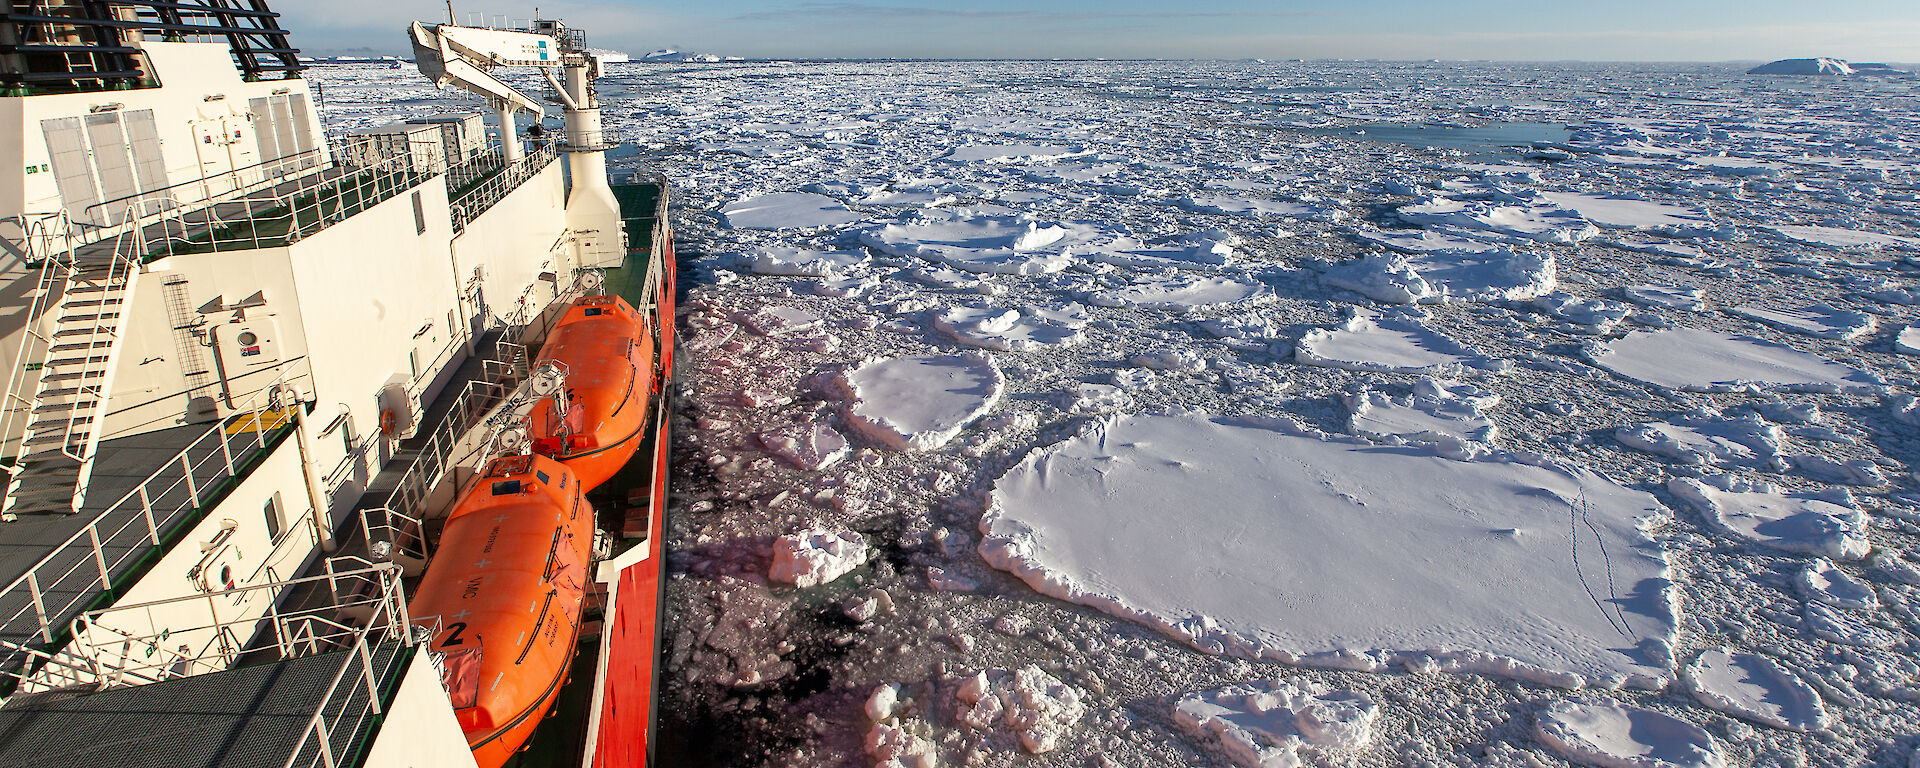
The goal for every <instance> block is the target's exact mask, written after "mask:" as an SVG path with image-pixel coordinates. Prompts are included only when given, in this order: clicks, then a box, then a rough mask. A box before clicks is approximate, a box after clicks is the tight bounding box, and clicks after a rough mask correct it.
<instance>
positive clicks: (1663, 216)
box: [1541, 192, 1733, 238]
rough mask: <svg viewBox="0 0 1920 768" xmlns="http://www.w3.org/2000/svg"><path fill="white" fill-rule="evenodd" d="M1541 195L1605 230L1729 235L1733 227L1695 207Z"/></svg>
mask: <svg viewBox="0 0 1920 768" xmlns="http://www.w3.org/2000/svg"><path fill="white" fill-rule="evenodd" d="M1541 197H1544V198H1546V199H1547V200H1548V201H1550V202H1552V203H1553V204H1554V205H1558V206H1560V207H1562V208H1565V209H1567V210H1570V211H1573V212H1575V213H1578V214H1580V215H1581V216H1582V217H1584V218H1585V219H1586V220H1587V221H1591V222H1593V223H1594V224H1597V225H1599V226H1601V227H1605V228H1607V229H1640V230H1647V231H1651V232H1656V233H1659V234H1663V235H1666V236H1668V237H1682V238H1692V237H1731V236H1732V235H1733V227H1731V226H1729V225H1723V224H1719V223H1717V222H1715V221H1714V220H1713V215H1712V214H1710V213H1707V212H1706V211H1703V210H1700V209H1698V208H1688V207H1686V206H1681V205H1673V204H1670V203H1656V202H1653V201H1650V200H1642V199H1639V198H1636V197H1629V196H1625V195H1617V194H1616V195H1601V194H1592V193H1584V192H1545V193H1542V194H1541Z"/></svg>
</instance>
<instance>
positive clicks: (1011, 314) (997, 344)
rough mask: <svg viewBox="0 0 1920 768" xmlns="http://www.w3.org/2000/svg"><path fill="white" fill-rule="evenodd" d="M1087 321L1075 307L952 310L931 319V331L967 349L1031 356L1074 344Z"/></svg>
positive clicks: (937, 314)
mask: <svg viewBox="0 0 1920 768" xmlns="http://www.w3.org/2000/svg"><path fill="white" fill-rule="evenodd" d="M1089 322H1091V319H1090V318H1088V317H1087V313H1086V309H1085V308H1084V307H1081V306H1080V305H1078V304H1069V305H1067V306H1064V307H1059V308H1046V307H1027V308H1025V309H1007V308H1005V307H952V308H949V309H945V310H942V311H940V312H939V313H936V314H935V315H934V316H933V327H935V328H938V329H940V331H941V332H942V333H945V334H947V335H948V336H952V337H953V339H954V341H957V342H960V343H961V344H965V345H967V346H969V347H980V348H983V349H993V350H999V351H1003V352H1005V351H1016V352H1031V351H1033V350H1036V349H1043V348H1046V347H1056V346H1063V345H1070V344H1078V343H1080V341H1082V340H1083V339H1085V338H1086V334H1085V333H1084V332H1082V331H1081V329H1082V328H1085V327H1086V326H1087V323H1089Z"/></svg>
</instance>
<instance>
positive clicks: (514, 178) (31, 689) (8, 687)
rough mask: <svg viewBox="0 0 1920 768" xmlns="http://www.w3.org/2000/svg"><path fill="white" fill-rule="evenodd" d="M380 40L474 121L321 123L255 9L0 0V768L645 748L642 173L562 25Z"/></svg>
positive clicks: (648, 176) (653, 396) (650, 668)
mask: <svg viewBox="0 0 1920 768" xmlns="http://www.w3.org/2000/svg"><path fill="white" fill-rule="evenodd" d="M396 32H399V30H396ZM405 34H406V35H407V36H408V38H409V41H410V43H411V44H412V47H413V53H414V57H413V59H414V64H415V66H417V67H418V68H419V70H420V72H421V74H422V75H423V76H424V77H425V78H426V79H427V80H428V81H430V82H432V83H433V84H434V85H435V86H437V87H440V88H451V89H456V90H458V91H464V92H466V93H468V94H471V95H473V96H475V97H477V98H478V99H479V100H481V101H482V102H483V103H484V104H485V107H484V108H482V109H479V110H477V111H473V112H468V113H452V114H437V115H426V116H421V117H417V118H414V119H410V120H407V121H404V122H399V123H395V124H391V125H386V126H379V127H375V128H366V129H360V130H355V131H351V132H343V131H330V130H329V129H328V128H327V126H326V125H325V124H324V122H323V121H322V120H321V117H322V115H321V111H320V101H319V93H318V89H317V88H316V87H315V86H314V85H313V84H312V83H311V82H310V81H309V80H307V79H306V78H305V77H304V76H303V72H304V70H305V68H306V66H307V65H308V64H309V63H310V60H308V59H305V58H303V57H302V56H301V55H300V50H299V49H298V48H296V47H294V43H293V40H292V37H291V36H290V33H289V31H288V30H286V29H284V28H283V25H282V22H281V17H280V15H279V14H278V13H276V12H275V11H274V10H273V9H272V8H271V7H270V4H269V2H268V1H267V0H170V1H169V2H154V1H152V0H125V1H122V0H11V1H10V2H8V3H7V4H6V6H5V8H4V12H3V13H0V114H4V115H5V117H6V120H7V121H8V122H7V124H9V125H11V126H13V130H11V131H8V132H7V133H5V134H3V135H0V152H3V153H4V156H5V157H7V158H9V160H8V162H7V163H6V164H5V166H4V167H0V285H4V286H5V291H4V294H0V307H4V311H0V363H4V370H5V371H6V372H7V373H8V380H7V383H6V391H5V394H4V398H0V482H4V483H5V491H4V500H3V501H0V583H4V584H5V587H4V589H0V765H5V766H9V767H10V768H28V767H30V766H43V765H44V766H56V765H57V766H67V765H74V764H83V765H97V766H134V765H141V766H145V765H168V766H273V767H279V768H292V767H293V766H325V767H326V768H345V767H351V766H408V767H409V768H437V767H440V766H448V767H451V768H495V767H496V766H501V765H536V764H537V765H543V766H545V765H576V764H577V765H580V766H582V767H583V768H617V767H625V766H644V765H648V764H650V763H651V762H652V749H653V744H654V743H655V741H656V739H655V734H654V732H653V728H654V720H655V718H654V716H653V715H654V706H655V701H654V696H655V691H656V685H655V682H654V674H655V666H656V663H657V661H658V652H657V648H658V638H659V629H660V621H661V614H660V605H661V600H660V596H661V592H660V590H661V566H662V561H663V552H662V549H661V541H662V538H663V526H664V516H665V510H666V502H667V485H666V476H667V468H668V466H669V450H670V445H671V440H670V435H669V432H668V430H669V419H668V414H669V404H670V401H671V398H672V395H673V381H672V372H673V339H674V322H673V317H674V313H673V302H674V290H675V285H674V272H675V270H674V252H673V241H672V229H671V226H670V224H669V222H668V219H667V216H666V212H667V209H668V197H669V192H670V187H669V184H668V182H667V180H666V179H665V178H664V177H662V176H660V175H659V174H658V173H654V172H649V171H629V172H623V173H622V175H621V178H620V180H619V181H618V182H617V183H616V182H615V181H614V180H612V179H611V178H610V177H609V173H608V168H607V153H608V150H610V149H613V148H614V147H615V146H616V145H615V143H614V142H611V141H609V140H607V137H606V136H605V133H604V131H603V129H602V124H601V116H600V101H599V97H598V95H597V94H596V91H595V87H594V80H595V78H596V77H598V75H599V71H600V67H601V64H602V63H603V61H604V60H605V58H604V57H603V56H601V55H598V54H596V53H595V52H594V51H593V50H592V49H589V48H587V47H586V35H585V33H584V31H583V30H580V29H577V28H572V27H569V26H567V25H566V24H565V23H564V22H563V21H559V20H549V19H536V20H533V21H530V22H527V25H526V26H523V27H513V28H507V27H499V28H495V27H483V26H463V25H458V24H454V23H444V24H441V23H426V22H416V23H414V24H412V25H411V26H410V27H409V28H407V29H406V30H405ZM513 72H518V73H519V74H518V75H514V74H509V73H513ZM529 75H531V76H529ZM529 82H531V83H533V84H534V85H533V86H532V87H533V88H542V87H543V88H544V90H543V91H542V92H540V93H534V94H529V93H527V92H526V91H525V89H527V88H528V87H529V86H527V83H529ZM516 83H517V84H518V85H515V84H516ZM550 108H557V109H558V111H559V112H560V116H561V118H562V119H563V122H564V130H553V131H544V130H538V128H537V127H538V126H540V125H541V122H540V121H541V118H542V117H544V116H546V115H547V114H548V112H549V109H550ZM522 121H525V122H522ZM521 125H526V126H527V127H528V130H525V131H523V130H522V129H521V128H520V126H521Z"/></svg>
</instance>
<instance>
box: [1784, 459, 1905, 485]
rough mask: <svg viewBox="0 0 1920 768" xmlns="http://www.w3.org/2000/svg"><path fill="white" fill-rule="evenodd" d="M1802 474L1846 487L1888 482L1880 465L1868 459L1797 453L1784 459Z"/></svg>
mask: <svg viewBox="0 0 1920 768" xmlns="http://www.w3.org/2000/svg"><path fill="white" fill-rule="evenodd" d="M1783 458H1784V459H1785V460H1786V462H1787V463H1788V464H1791V465H1793V468H1794V469H1796V470H1799V471H1800V473H1801V474H1804V475H1810V476H1812V477H1816V478H1819V479H1821V480H1826V481H1829V482H1835V483H1843V484H1846V485H1863V486H1869V487H1872V486H1879V485H1885V484H1886V482H1887V477H1886V475H1883V474H1881V473H1880V465H1878V464H1875V463H1873V462H1871V461H1868V460H1866V459H1835V458H1832V457H1829V456H1821V455H1819V454H1814V453H1796V454H1789V455H1787V456H1785V457H1783Z"/></svg>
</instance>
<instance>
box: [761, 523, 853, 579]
mask: <svg viewBox="0 0 1920 768" xmlns="http://www.w3.org/2000/svg"><path fill="white" fill-rule="evenodd" d="M866 562H867V540H866V539H865V538H864V537H862V536H861V535H860V534H859V533H856V532H854V531H843V532H842V531H829V530H826V529H824V528H808V529H806V530H803V531H800V532H798V533H793V534H789V535H786V536H782V537H780V538H778V539H775V540H774V542H773V565H772V567H771V568H770V569H769V570H768V571H767V578H768V579H769V580H771V581H777V582H780V583H782V584H792V585H794V586H796V587H814V586H819V585H821V584H825V583H827V582H830V581H833V580H834V579H837V578H840V577H841V576H845V575H846V574H847V573H849V572H851V571H852V570H853V569H855V568H858V567H860V566H861V565H863V564H865V563H866Z"/></svg>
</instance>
